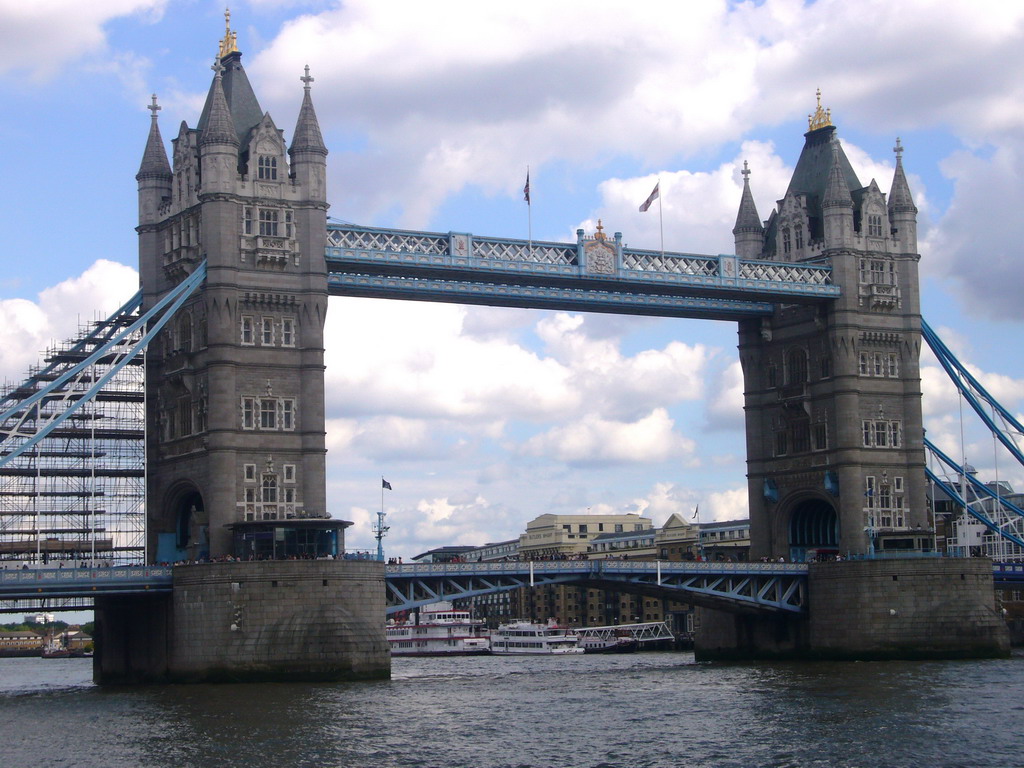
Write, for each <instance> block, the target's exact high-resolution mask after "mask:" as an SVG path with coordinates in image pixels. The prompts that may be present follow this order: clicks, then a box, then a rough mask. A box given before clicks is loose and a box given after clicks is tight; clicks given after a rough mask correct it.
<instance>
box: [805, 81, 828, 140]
mask: <svg viewBox="0 0 1024 768" xmlns="http://www.w3.org/2000/svg"><path fill="white" fill-rule="evenodd" d="M817 96H818V108H817V109H815V110H814V114H813V115H808V116H807V128H808V130H811V131H816V130H818V129H819V128H828V127H829V126H830V125H832V110H831V109H822V108H821V88H819V89H818V91H817Z"/></svg>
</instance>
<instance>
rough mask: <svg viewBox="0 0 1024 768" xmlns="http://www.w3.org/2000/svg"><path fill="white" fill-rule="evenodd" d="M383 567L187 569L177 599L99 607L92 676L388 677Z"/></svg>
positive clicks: (325, 563)
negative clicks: (384, 624) (97, 634)
mask: <svg viewBox="0 0 1024 768" xmlns="http://www.w3.org/2000/svg"><path fill="white" fill-rule="evenodd" d="M383 619H384V569H383V566H382V565H381V564H380V563H376V562H372V561H351V560H317V561H305V560H299V561H268V562H253V563H213V564H205V565H191V566H182V567H180V568H177V569H175V572H174V592H173V594H172V595H171V596H170V597H167V596H157V595H154V596H153V597H152V598H148V597H140V598H131V599H124V600H122V599H119V598H103V599H102V601H100V602H98V603H97V630H98V632H99V637H98V638H97V653H96V657H95V660H94V666H93V669H94V679H95V680H96V682H97V683H101V684H118V683H145V682H182V683H198V682H273V681H313V682H326V681H339V680H360V679H373V678H386V677H388V676H389V675H390V673H391V656H390V652H389V649H388V645H387V639H386V637H385V635H384V626H383V623H384V622H383Z"/></svg>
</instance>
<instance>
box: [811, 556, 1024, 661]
mask: <svg viewBox="0 0 1024 768" xmlns="http://www.w3.org/2000/svg"><path fill="white" fill-rule="evenodd" d="M808 593H809V600H810V647H811V648H810V654H811V655H812V656H817V657H821V658H833V659H843V658H856V659H873V658H884V659H914V658H979V657H990V656H1006V655H1008V654H1009V634H1008V632H1007V629H1006V625H1005V623H1004V622H1003V621H1002V619H1001V618H1000V616H999V615H998V613H997V611H996V606H995V593H994V591H993V586H992V563H991V561H990V560H987V559H984V558H971V559H961V558H927V559H914V560H911V559H905V560H860V561H846V562H839V563H812V564H811V566H810V572H809V580H808Z"/></svg>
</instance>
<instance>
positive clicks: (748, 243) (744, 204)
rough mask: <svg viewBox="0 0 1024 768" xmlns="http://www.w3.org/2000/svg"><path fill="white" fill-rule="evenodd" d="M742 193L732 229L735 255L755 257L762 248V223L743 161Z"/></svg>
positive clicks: (748, 171) (744, 257) (758, 255)
mask: <svg viewBox="0 0 1024 768" xmlns="http://www.w3.org/2000/svg"><path fill="white" fill-rule="evenodd" d="M740 173H742V174H743V195H742V197H740V209H739V211H738V212H737V214H736V226H735V227H733V229H732V234H733V237H734V238H735V243H736V255H737V256H739V257H740V258H741V259H757V258H760V256H761V251H762V250H763V249H764V225H763V224H762V223H761V219H760V217H759V216H758V215H757V206H756V205H755V204H754V196H753V194H751V192H750V169H749V168H748V167H747V161H746V160H744V161H743V170H742V171H740Z"/></svg>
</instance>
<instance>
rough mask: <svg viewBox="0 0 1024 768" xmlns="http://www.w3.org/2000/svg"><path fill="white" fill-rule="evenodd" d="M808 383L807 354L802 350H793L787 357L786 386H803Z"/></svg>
mask: <svg viewBox="0 0 1024 768" xmlns="http://www.w3.org/2000/svg"><path fill="white" fill-rule="evenodd" d="M805 381H807V353H806V352H805V351H804V350H802V349H799V348H797V349H791V350H790V351H789V354H787V355H786V386H788V387H791V386H793V385H795V384H803V383H804V382H805Z"/></svg>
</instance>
